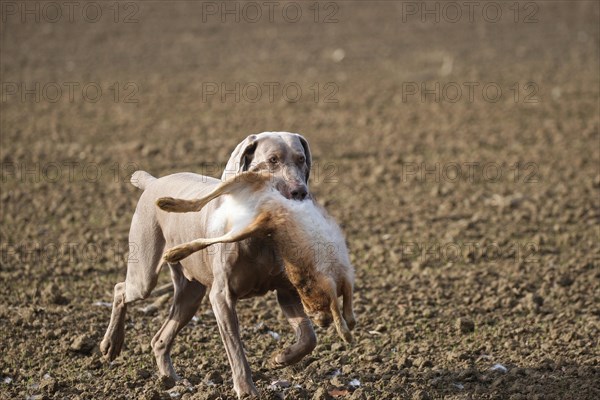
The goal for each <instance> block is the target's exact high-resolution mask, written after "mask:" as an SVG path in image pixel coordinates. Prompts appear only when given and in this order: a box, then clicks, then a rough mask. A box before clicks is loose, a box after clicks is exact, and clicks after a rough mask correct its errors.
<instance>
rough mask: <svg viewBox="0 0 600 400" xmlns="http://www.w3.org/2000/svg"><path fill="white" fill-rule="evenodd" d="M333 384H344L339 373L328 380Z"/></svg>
mask: <svg viewBox="0 0 600 400" xmlns="http://www.w3.org/2000/svg"><path fill="white" fill-rule="evenodd" d="M329 382H331V384H332V385H333V386H337V387H342V386H346V383H345V382H344V379H343V378H342V377H341V376H340V375H336V376H334V377H333V378H331V380H330V381H329Z"/></svg>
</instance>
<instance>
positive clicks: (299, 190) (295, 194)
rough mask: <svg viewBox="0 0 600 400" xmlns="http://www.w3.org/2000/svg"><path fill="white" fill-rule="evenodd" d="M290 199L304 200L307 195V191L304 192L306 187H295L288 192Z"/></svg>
mask: <svg viewBox="0 0 600 400" xmlns="http://www.w3.org/2000/svg"><path fill="white" fill-rule="evenodd" d="M290 195H291V196H292V199H294V200H304V199H305V198H306V195H308V190H306V186H304V185H302V186H297V187H296V188H294V190H292V191H291V192H290Z"/></svg>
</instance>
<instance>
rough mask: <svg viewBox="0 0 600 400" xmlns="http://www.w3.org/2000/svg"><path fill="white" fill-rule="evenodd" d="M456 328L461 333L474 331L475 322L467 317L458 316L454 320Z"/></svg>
mask: <svg viewBox="0 0 600 400" xmlns="http://www.w3.org/2000/svg"><path fill="white" fill-rule="evenodd" d="M456 328H457V329H458V331H459V332H460V333H462V334H466V333H471V332H473V331H475V322H473V321H472V320H470V319H468V318H459V319H457V320H456Z"/></svg>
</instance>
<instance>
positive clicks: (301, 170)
mask: <svg viewBox="0 0 600 400" xmlns="http://www.w3.org/2000/svg"><path fill="white" fill-rule="evenodd" d="M311 164H312V157H311V154H310V148H309V147H308V142H307V141H306V139H305V138H304V137H302V136H301V135H298V134H296V133H289V132H263V133H259V134H257V135H250V136H248V137H247V138H246V139H244V141H242V142H241V143H240V144H238V145H237V147H236V148H235V150H234V151H233V153H231V157H230V158H229V161H228V162H227V165H226V166H225V171H223V176H222V177H221V179H222V180H225V179H227V178H230V177H232V176H233V175H236V174H238V173H240V172H243V171H265V170H266V171H269V172H271V173H272V174H273V177H274V178H281V179H282V180H283V182H285V185H279V186H278V190H279V191H280V192H281V194H282V195H284V196H285V197H286V198H288V199H294V200H303V199H304V198H306V197H307V196H308V178H309V176H310V169H311Z"/></svg>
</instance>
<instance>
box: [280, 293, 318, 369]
mask: <svg viewBox="0 0 600 400" xmlns="http://www.w3.org/2000/svg"><path fill="white" fill-rule="evenodd" d="M277 301H278V302H279V306H280V307H281V310H282V311H283V314H284V315H285V317H286V318H287V320H288V321H289V323H290V325H291V326H292V328H293V329H294V332H295V333H296V343H294V344H293V345H291V346H289V347H288V348H286V349H284V350H283V351H281V352H276V353H275V354H273V356H272V357H271V362H270V363H271V366H272V367H274V368H279V367H285V366H286V365H291V364H294V363H297V362H298V361H300V360H301V359H302V358H303V357H304V356H306V355H307V354H309V353H310V352H311V351H313V350H314V348H315V347H316V346H317V335H316V334H315V331H314V329H313V326H312V323H311V322H310V319H309V318H308V316H307V315H306V313H305V312H304V308H303V307H302V302H301V301H300V297H299V296H298V293H296V291H295V290H293V289H278V290H277Z"/></svg>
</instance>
